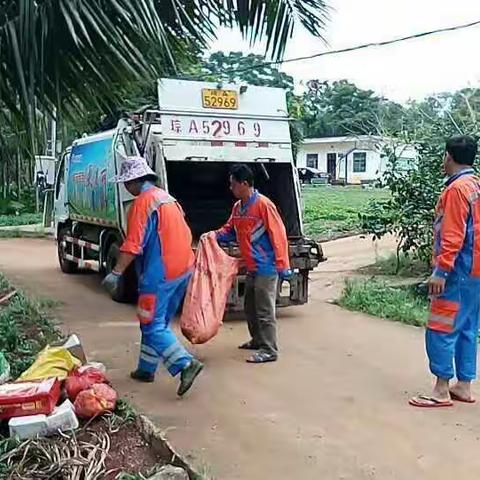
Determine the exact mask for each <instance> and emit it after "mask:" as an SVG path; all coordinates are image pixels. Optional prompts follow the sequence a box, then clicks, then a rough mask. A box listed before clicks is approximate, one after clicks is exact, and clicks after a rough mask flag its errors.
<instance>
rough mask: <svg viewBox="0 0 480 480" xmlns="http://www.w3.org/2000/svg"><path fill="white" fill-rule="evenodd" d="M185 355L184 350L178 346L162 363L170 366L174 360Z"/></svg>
mask: <svg viewBox="0 0 480 480" xmlns="http://www.w3.org/2000/svg"><path fill="white" fill-rule="evenodd" d="M184 355H185V352H184V350H183V348H181V347H178V348H177V350H176V351H175V352H173V353H172V354H171V355H170V356H169V357H168V358H167V359H165V360H164V362H163V363H164V365H165V367H166V368H170V367H171V366H172V365H174V364H175V363H176V362H178V361H179V360H180V359H181V358H183V356H184Z"/></svg>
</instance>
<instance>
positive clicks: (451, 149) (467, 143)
mask: <svg viewBox="0 0 480 480" xmlns="http://www.w3.org/2000/svg"><path fill="white" fill-rule="evenodd" d="M476 155H477V141H476V140H475V139H474V138H473V137H470V136H468V135H457V136H455V137H451V138H449V139H448V140H447V144H446V147H445V159H444V162H443V166H444V168H445V172H446V173H447V175H455V173H457V172H459V171H460V170H462V169H464V168H466V167H471V166H472V165H473V163H474V162H475V157H476Z"/></svg>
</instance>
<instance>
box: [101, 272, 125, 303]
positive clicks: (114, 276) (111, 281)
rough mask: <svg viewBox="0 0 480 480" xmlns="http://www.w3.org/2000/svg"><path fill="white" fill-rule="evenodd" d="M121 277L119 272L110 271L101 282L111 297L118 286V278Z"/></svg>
mask: <svg viewBox="0 0 480 480" xmlns="http://www.w3.org/2000/svg"><path fill="white" fill-rule="evenodd" d="M121 278H122V274H121V273H117V272H113V271H112V272H111V273H109V274H108V275H107V276H106V277H105V278H104V279H103V282H102V286H103V287H104V288H105V289H106V290H107V292H108V293H109V294H110V295H111V296H112V297H113V296H114V295H115V294H116V293H117V291H118V288H119V286H120V280H121Z"/></svg>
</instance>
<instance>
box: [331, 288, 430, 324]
mask: <svg viewBox="0 0 480 480" xmlns="http://www.w3.org/2000/svg"><path fill="white" fill-rule="evenodd" d="M338 303H339V305H340V306H342V307H344V308H346V309H348V310H353V311H358V312H363V313H368V314H370V315H374V316H376V317H381V318H387V319H389V320H394V321H397V322H402V323H405V324H407V325H413V326H416V327H423V326H425V325H426V322H427V317H428V300H427V298H426V296H424V294H423V293H421V292H420V291H419V290H417V288H416V287H415V286H403V287H394V286H389V285H388V284H387V283H385V282H381V281H379V280H375V279H371V280H348V281H347V282H346V286H345V289H344V291H343V294H342V297H341V298H340V300H339V302H338Z"/></svg>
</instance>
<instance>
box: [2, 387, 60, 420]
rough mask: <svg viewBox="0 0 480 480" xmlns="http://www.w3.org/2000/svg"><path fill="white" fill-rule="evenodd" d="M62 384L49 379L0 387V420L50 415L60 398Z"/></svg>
mask: <svg viewBox="0 0 480 480" xmlns="http://www.w3.org/2000/svg"><path fill="white" fill-rule="evenodd" d="M60 386H61V382H60V381H58V380H57V379H56V378H47V379H46V380H38V381H32V382H17V383H5V384H3V385H1V386H0V420H8V419H10V418H13V417H24V416H29V415H39V414H44V415H50V413H52V412H53V409H54V408H55V405H56V404H57V402H58V399H59V398H60Z"/></svg>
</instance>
